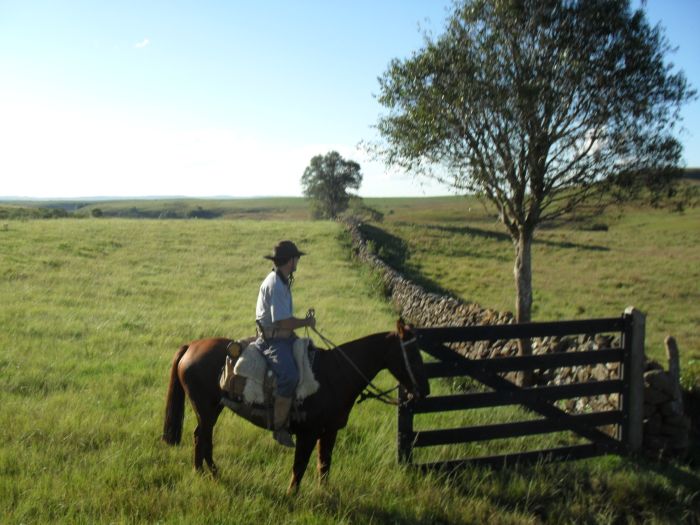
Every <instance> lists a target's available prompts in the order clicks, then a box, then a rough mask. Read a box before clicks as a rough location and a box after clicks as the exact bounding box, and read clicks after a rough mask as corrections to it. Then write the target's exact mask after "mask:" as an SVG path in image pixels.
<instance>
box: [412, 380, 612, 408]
mask: <svg viewBox="0 0 700 525" xmlns="http://www.w3.org/2000/svg"><path fill="white" fill-rule="evenodd" d="M623 387H624V383H623V382H622V381H621V380H619V379H611V380H606V381H593V382H590V383H574V384H570V385H559V386H544V387H538V388H525V389H521V390H518V391H513V390H506V391H503V390H499V391H496V392H478V393H466V394H453V395H447V396H430V397H427V398H425V399H420V400H416V401H413V402H412V403H411V405H410V408H411V410H412V411H413V413H414V414H427V413H431V412H447V411H449V410H466V409H470V408H484V407H496V406H505V405H517V404H522V403H526V402H529V401H535V400H546V401H556V400H558V399H571V398H573V397H581V396H597V395H602V394H612V393H616V392H618V393H619V392H622V391H623Z"/></svg>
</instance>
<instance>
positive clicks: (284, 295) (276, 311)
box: [255, 241, 316, 447]
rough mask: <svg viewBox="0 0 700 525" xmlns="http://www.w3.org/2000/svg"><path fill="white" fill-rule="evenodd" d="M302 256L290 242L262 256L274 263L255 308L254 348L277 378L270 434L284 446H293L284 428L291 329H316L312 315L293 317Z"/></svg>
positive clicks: (290, 393) (290, 388) (291, 372)
mask: <svg viewBox="0 0 700 525" xmlns="http://www.w3.org/2000/svg"><path fill="white" fill-rule="evenodd" d="M302 255H305V254H304V252H301V251H299V249H298V248H297V247H296V245H295V244H294V243H293V242H292V241H281V242H280V243H278V244H277V246H275V247H274V250H273V253H272V255H266V256H265V258H266V259H269V260H271V261H272V262H273V263H274V268H273V269H272V271H271V272H270V273H269V274H268V275H267V277H265V280H264V281H263V282H262V284H261V285H260V292H259V293H258V301H257V305H256V307H255V322H256V323H257V325H258V332H259V334H258V335H259V337H258V340H257V341H256V345H257V346H258V348H260V350H261V351H262V354H263V355H264V356H265V359H266V360H267V363H268V366H269V367H270V369H272V371H273V372H274V374H275V376H276V379H277V390H276V392H275V405H274V418H273V419H274V424H273V426H274V429H273V434H272V435H273V437H274V438H275V440H276V441H277V442H278V443H280V444H281V445H284V446H287V447H293V446H294V440H293V439H292V436H291V434H290V433H289V431H288V430H287V428H286V427H287V425H288V420H289V412H290V410H291V407H292V401H293V398H294V391H295V388H296V384H297V381H298V379H299V372H298V370H297V367H296V363H295V362H294V355H293V345H294V339H296V335H295V334H294V330H296V329H297V328H303V327H307V326H308V327H311V328H314V327H315V326H316V319H315V318H314V317H313V316H307V317H306V318H305V319H300V318H297V317H294V310H293V303H292V290H291V285H292V282H293V281H294V272H295V271H296V269H297V265H298V264H299V259H300V257H301V256H302Z"/></svg>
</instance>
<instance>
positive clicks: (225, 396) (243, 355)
mask: <svg viewBox="0 0 700 525" xmlns="http://www.w3.org/2000/svg"><path fill="white" fill-rule="evenodd" d="M227 350H228V355H227V356H226V362H225V364H224V367H223V369H222V371H221V375H220V376H219V387H220V388H221V391H222V398H221V404H222V405H224V406H227V407H229V408H230V409H231V410H233V411H234V412H235V413H236V414H238V415H239V416H241V417H243V418H245V419H247V420H248V421H250V422H251V423H253V424H254V425H257V426H259V427H261V428H265V429H267V430H271V429H272V427H273V416H274V410H273V409H274V403H275V395H274V393H275V390H276V383H277V381H276V379H275V375H274V373H273V372H272V370H270V369H269V368H268V367H267V361H266V360H265V357H264V356H263V355H262V352H261V351H260V349H259V348H258V347H257V345H256V344H255V342H254V341H253V340H251V339H247V340H241V341H232V342H231V343H230V344H229V346H228V348H227ZM316 352H317V350H315V349H314V347H313V344H312V343H311V340H310V339H306V338H300V339H297V340H296V341H295V342H294V360H295V362H296V365H297V370H298V371H299V382H298V383H297V388H296V393H295V398H294V403H293V406H292V411H291V413H290V418H291V419H292V420H293V421H303V420H304V419H305V417H306V414H305V413H304V412H303V411H301V410H300V408H299V407H300V405H301V404H302V402H303V401H304V399H306V398H307V397H309V396H310V395H312V394H314V393H315V392H316V391H317V390H318V389H319V386H320V385H319V383H318V381H316V378H315V377H314V374H313V370H312V365H313V357H315V355H316Z"/></svg>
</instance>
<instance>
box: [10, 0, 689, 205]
mask: <svg viewBox="0 0 700 525" xmlns="http://www.w3.org/2000/svg"><path fill="white" fill-rule="evenodd" d="M451 5H452V1H451V0H352V1H351V0H332V1H329V0H294V1H292V0H287V1H282V0H266V1H260V2H258V1H255V2H253V1H243V0H230V1H224V0H221V1H205V0H203V1H199V2H193V1H185V0H168V1H165V0H164V1H158V0H149V1H131V0H120V1H117V2H108V1H100V0H90V1H82V2H81V1H73V0H64V1H52V0H47V1H39V0H0V196H2V197H31V198H77V197H96V196H100V197H112V196H114V197H116V196H119V197H138V196H173V195H177V196H188V197H213V196H231V197H252V196H300V195H301V194H302V190H301V183H300V179H301V176H302V174H303V172H304V169H305V168H306V166H308V164H309V161H310V160H311V158H312V157H313V156H315V155H319V154H325V153H327V152H329V151H333V150H335V151H338V152H339V153H340V154H341V155H342V156H343V157H345V158H347V159H351V160H355V161H357V162H359V163H360V165H361V167H362V173H363V182H362V186H361V187H360V190H359V191H358V193H359V194H360V195H361V196H363V197H378V196H433V195H447V194H450V190H449V188H447V187H444V186H439V185H437V184H436V183H431V182H430V181H426V180H423V179H416V178H414V177H412V176H410V175H406V174H403V173H400V172H397V171H387V169H386V167H385V166H384V164H383V163H381V162H378V161H372V160H371V159H370V158H369V157H368V155H367V154H366V153H365V152H364V151H363V150H362V148H358V144H359V143H360V142H361V141H371V140H373V139H376V138H377V134H376V130H375V129H374V125H375V124H376V122H377V119H378V117H379V115H381V114H382V113H383V112H384V110H383V108H382V107H381V105H380V104H379V102H378V101H377V99H376V95H377V94H378V92H379V84H378V81H377V77H379V76H381V74H382V73H383V72H384V71H385V70H386V68H387V66H388V64H389V62H390V61H391V60H392V59H393V58H399V59H403V58H408V57H410V56H411V54H412V53H413V52H414V51H417V50H419V49H420V48H421V47H422V45H423V41H424V40H423V34H424V33H425V32H426V31H427V32H429V33H432V34H433V35H439V34H440V33H441V32H442V28H443V27H444V25H445V19H446V18H447V15H448V14H449V7H450V6H451ZM645 5H646V10H647V13H648V17H649V20H650V21H651V22H652V24H656V23H660V24H661V25H662V26H663V27H664V28H665V32H666V36H667V37H668V39H669V41H670V42H671V44H672V45H674V46H677V50H676V52H675V53H674V54H672V55H671V56H670V57H669V58H670V61H671V62H673V63H674V64H675V66H676V67H678V68H681V69H683V71H684V72H685V74H686V77H687V78H688V80H689V81H690V83H691V84H692V85H693V86H694V87H696V88H698V89H700V58H698V55H697V52H698V50H699V49H700V31H698V30H697V22H698V20H700V0H647V1H646V2H645ZM682 114H683V119H684V121H683V125H684V127H685V128H686V129H685V131H684V132H683V133H682V134H681V135H680V139H681V142H682V143H683V144H684V147H685V148H684V149H685V153H684V162H685V164H686V165H687V166H689V167H690V166H692V167H698V166H700V102H698V101H696V102H693V103H691V104H688V105H686V106H685V107H684V108H683V112H682Z"/></svg>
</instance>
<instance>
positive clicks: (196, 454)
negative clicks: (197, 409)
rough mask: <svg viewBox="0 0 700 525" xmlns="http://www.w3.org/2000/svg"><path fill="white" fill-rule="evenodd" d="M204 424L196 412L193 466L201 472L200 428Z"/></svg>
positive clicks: (201, 440) (202, 441) (202, 454)
mask: <svg viewBox="0 0 700 525" xmlns="http://www.w3.org/2000/svg"><path fill="white" fill-rule="evenodd" d="M203 428H204V425H203V424H202V418H201V417H199V414H197V426H196V427H195V429H194V468H195V470H197V471H198V472H201V470H202V466H203V464H204V452H203V448H204V439H203V438H202V430H203Z"/></svg>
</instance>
